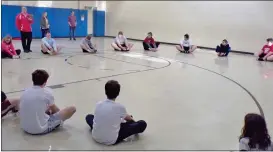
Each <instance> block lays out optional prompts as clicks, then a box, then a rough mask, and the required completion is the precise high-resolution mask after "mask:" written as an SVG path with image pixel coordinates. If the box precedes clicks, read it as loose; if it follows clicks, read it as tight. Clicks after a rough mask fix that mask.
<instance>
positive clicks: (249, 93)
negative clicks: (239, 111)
mask: <svg viewBox="0 0 273 152" xmlns="http://www.w3.org/2000/svg"><path fill="white" fill-rule="evenodd" d="M176 62H179V63H183V64H187V65H189V66H193V67H196V68H199V69H202V70H205V71H208V72H211V73H214V74H216V75H219V76H221V77H223V78H225V79H227V80H229V81H231V82H233V83H235V84H236V85H237V86H239V87H240V88H241V89H243V90H244V91H245V92H246V93H247V94H248V95H249V96H250V97H251V98H252V100H253V101H254V102H255V104H256V106H257V107H258V109H259V112H260V114H261V115H262V116H263V117H264V112H263V109H262V107H261V105H260V103H259V101H258V100H257V99H256V98H255V96H254V95H253V94H252V93H251V92H250V91H249V90H248V89H247V88H245V87H244V86H243V85H241V84H240V83H239V82H237V81H235V80H233V79H231V78H229V77H227V76H224V75H222V74H220V73H217V72H215V71H212V70H210V69H206V68H204V67H201V66H198V65H195V64H190V63H187V62H183V61H179V60H176Z"/></svg>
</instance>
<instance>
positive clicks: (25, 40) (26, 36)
mask: <svg viewBox="0 0 273 152" xmlns="http://www.w3.org/2000/svg"><path fill="white" fill-rule="evenodd" d="M21 41H22V46H23V49H24V51H29V50H30V45H31V41H32V32H22V31H21Z"/></svg>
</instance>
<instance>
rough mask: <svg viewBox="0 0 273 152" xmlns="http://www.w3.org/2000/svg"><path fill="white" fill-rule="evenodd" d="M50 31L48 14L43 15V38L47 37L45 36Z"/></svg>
mask: <svg viewBox="0 0 273 152" xmlns="http://www.w3.org/2000/svg"><path fill="white" fill-rule="evenodd" d="M48 31H49V21H48V18H47V12H44V13H43V16H42V18H41V32H42V38H44V37H45V34H46V33H47V32H48Z"/></svg>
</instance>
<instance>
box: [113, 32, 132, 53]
mask: <svg viewBox="0 0 273 152" xmlns="http://www.w3.org/2000/svg"><path fill="white" fill-rule="evenodd" d="M111 46H112V47H113V48H114V50H115V51H130V50H131V48H132V47H133V44H132V43H128V40H127V38H126V37H125V36H124V35H123V32H122V31H120V32H118V36H117V37H116V38H115V41H114V42H113V43H112V44H111Z"/></svg>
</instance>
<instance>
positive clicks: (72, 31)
mask: <svg viewBox="0 0 273 152" xmlns="http://www.w3.org/2000/svg"><path fill="white" fill-rule="evenodd" d="M68 25H69V37H70V40H71V39H72V37H73V40H76V38H75V29H76V26H77V19H76V16H75V14H74V11H72V12H71V15H70V16H69V17H68Z"/></svg>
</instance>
